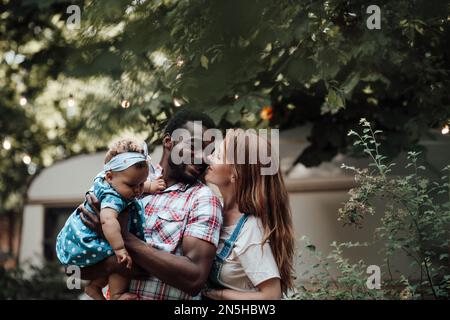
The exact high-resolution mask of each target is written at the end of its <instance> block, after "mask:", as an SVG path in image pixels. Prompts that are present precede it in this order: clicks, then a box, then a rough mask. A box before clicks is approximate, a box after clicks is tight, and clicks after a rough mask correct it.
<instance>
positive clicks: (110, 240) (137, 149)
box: [56, 139, 165, 300]
mask: <svg viewBox="0 0 450 320" xmlns="http://www.w3.org/2000/svg"><path fill="white" fill-rule="evenodd" d="M152 168H153V167H152V166H151V164H150V163H149V157H148V152H147V145H146V144H145V143H144V144H143V145H142V146H141V145H139V144H137V143H136V142H135V141H133V140H131V139H123V140H120V141H118V142H116V143H114V144H113V145H112V146H111V147H110V149H109V150H108V152H107V153H106V157H105V165H104V170H103V171H102V172H100V173H99V174H98V175H97V176H96V177H95V178H94V184H93V186H92V187H91V189H90V190H89V191H90V192H92V193H93V194H94V195H95V196H96V197H97V199H98V200H99V203H100V221H101V224H102V231H103V235H104V238H102V237H101V236H100V235H98V234H97V233H96V232H95V231H93V230H91V229H89V228H87V227H86V226H85V225H84V223H83V222H82V220H81V218H80V212H79V210H75V211H74V212H73V213H72V214H71V215H70V217H69V218H68V220H67V221H66V224H65V225H64V227H63V229H62V230H61V231H60V233H59V234H58V237H57V241H56V253H57V256H58V259H59V260H60V261H61V263H62V264H64V265H65V266H69V265H77V266H79V267H81V268H83V267H87V266H91V265H94V264H97V263H99V262H100V261H102V260H104V259H106V258H108V257H109V256H112V255H116V257H117V261H118V262H119V263H123V264H125V265H126V267H127V268H131V265H132V259H131V257H130V255H129V254H128V252H127V250H126V249H125V245H124V241H123V238H122V233H121V227H120V224H119V221H118V219H117V218H118V216H119V215H120V214H121V213H122V212H124V210H125V209H127V208H129V207H131V206H134V209H135V210H129V212H130V216H129V220H128V230H129V231H130V232H132V233H133V234H135V235H136V236H137V237H139V238H141V239H142V240H144V230H143V226H144V208H143V206H142V204H141V202H140V200H138V198H139V197H140V196H141V195H142V193H143V192H146V193H152V192H157V191H159V190H164V189H165V183H164V180H162V178H161V177H159V178H157V179H155V178H154V180H153V181H148V180H147V177H148V175H149V171H150V169H152ZM83 205H84V207H85V208H86V209H88V210H89V211H91V212H92V213H95V211H94V210H93V209H92V208H91V207H90V206H89V204H88V203H87V201H85V203H84V204H83ZM107 284H108V285H109V290H110V297H111V299H119V298H120V297H121V295H123V294H124V293H126V292H127V291H128V286H129V279H128V278H126V277H123V276H122V275H119V274H111V275H109V277H108V278H99V279H95V280H93V281H91V282H90V283H89V285H88V286H87V287H86V288H85V292H86V294H87V295H89V296H90V297H92V298H94V299H101V300H103V299H104V296H103V293H102V289H103V287H104V286H106V285H107Z"/></svg>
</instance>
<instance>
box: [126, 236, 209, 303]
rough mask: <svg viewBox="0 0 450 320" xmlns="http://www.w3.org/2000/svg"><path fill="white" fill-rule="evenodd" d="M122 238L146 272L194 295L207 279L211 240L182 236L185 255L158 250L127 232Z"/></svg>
mask: <svg viewBox="0 0 450 320" xmlns="http://www.w3.org/2000/svg"><path fill="white" fill-rule="evenodd" d="M124 240H125V247H126V248H127V250H128V251H129V253H130V254H131V256H132V258H133V260H134V261H135V262H136V263H137V264H138V265H139V266H140V267H141V268H142V269H143V270H144V271H145V272H147V273H149V274H152V275H154V276H155V277H157V278H158V279H160V280H161V281H163V282H164V283H167V284H168V285H171V286H173V287H175V288H178V289H180V290H182V291H184V292H186V293H188V294H190V295H193V296H195V295H197V294H198V293H199V292H200V291H201V289H202V288H203V286H204V284H205V283H206V280H207V279H208V275H209V272H210V269H211V265H212V262H213V260H214V257H215V253H216V247H215V246H214V245H213V244H211V243H209V242H207V241H204V240H201V239H198V238H195V237H191V236H185V237H184V238H183V243H182V247H183V254H184V256H177V255H174V254H171V253H169V252H164V251H160V250H157V249H155V248H153V247H151V246H150V245H148V244H147V243H145V242H143V241H141V240H139V239H138V238H137V237H135V236H134V235H132V234H130V233H128V234H127V235H126V236H125V237H124Z"/></svg>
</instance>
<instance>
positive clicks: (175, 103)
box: [173, 98, 182, 107]
mask: <svg viewBox="0 0 450 320" xmlns="http://www.w3.org/2000/svg"><path fill="white" fill-rule="evenodd" d="M173 104H174V106H175V107H181V105H182V103H181V101H180V100H178V99H177V98H173Z"/></svg>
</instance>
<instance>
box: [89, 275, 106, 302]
mask: <svg viewBox="0 0 450 320" xmlns="http://www.w3.org/2000/svg"><path fill="white" fill-rule="evenodd" d="M107 284H108V278H98V279H95V280H92V281H91V282H90V283H89V284H88V285H87V286H86V288H84V292H85V293H86V294H87V295H88V296H89V297H91V298H93V299H95V300H105V297H104V296H103V291H102V289H103V288H104V287H105V286H106V285H107Z"/></svg>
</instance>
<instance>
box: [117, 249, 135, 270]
mask: <svg viewBox="0 0 450 320" xmlns="http://www.w3.org/2000/svg"><path fill="white" fill-rule="evenodd" d="M114 253H115V254H116V257H117V262H118V263H126V266H127V268H128V269H131V264H132V260H131V257H130V255H129V254H128V251H127V250H126V249H125V248H123V249H119V250H114Z"/></svg>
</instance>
